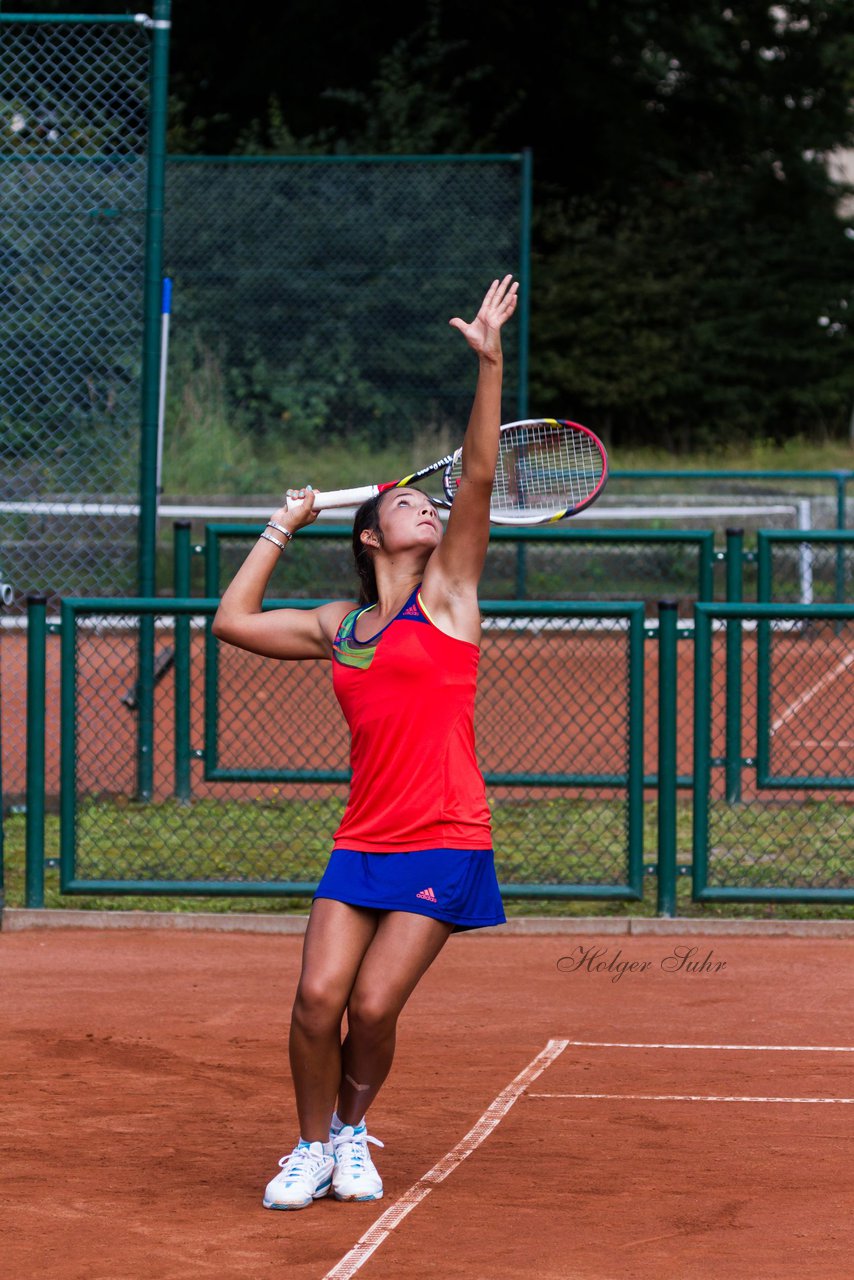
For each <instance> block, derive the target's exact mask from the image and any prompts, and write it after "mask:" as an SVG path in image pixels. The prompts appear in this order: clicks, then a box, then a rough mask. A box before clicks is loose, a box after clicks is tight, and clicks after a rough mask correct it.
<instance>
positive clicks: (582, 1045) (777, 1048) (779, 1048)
mask: <svg viewBox="0 0 854 1280" xmlns="http://www.w3.org/2000/svg"><path fill="white" fill-rule="evenodd" d="M563 1043H564V1044H565V1045H568V1046H569V1047H570V1048H576V1049H739V1050H742V1049H751V1050H754V1051H755V1052H756V1053H854V1045H848V1044H638V1043H634V1044H633V1043H621V1042H620V1041H616V1040H564V1042H563Z"/></svg>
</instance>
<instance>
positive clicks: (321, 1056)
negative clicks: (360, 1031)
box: [288, 898, 378, 1142]
mask: <svg viewBox="0 0 854 1280" xmlns="http://www.w3.org/2000/svg"><path fill="white" fill-rule="evenodd" d="M377 922H378V914H377V912H376V911H368V910H365V909H363V908H361V907H351V906H348V905H347V904H346V903H343V902H335V901H333V900H332V899H330V898H317V899H315V901H314V902H313V903H312V907H311V916H310V918H309V922H308V928H307V929H306V934H305V943H304V945H303V957H302V972H301V974H300V980H299V985H298V987H297V993H296V998H295V1000H294V1007H293V1013H292V1015H291V1032H290V1040H289V1045H288V1050H289V1055H290V1063H291V1075H292V1077H293V1082H294V1092H295V1094H296V1104H297V1114H298V1115H299V1123H300V1136H301V1137H302V1138H304V1139H305V1140H306V1142H328V1141H329V1124H330V1121H331V1119H332V1112H333V1109H334V1107H335V1096H336V1094H337V1092H338V1085H339V1082H340V1079H341V1074H342V1066H341V1020H342V1018H343V1016H344V1010H345V1008H346V1006H347V1001H348V999H349V997H350V992H351V990H352V988H353V984H354V982H355V980H356V974H357V973H358V971H359V966H360V965H361V963H362V958H363V956H364V955H365V952H366V951H367V950H368V947H369V946H370V943H371V940H372V939H373V937H374V935H375V933H376V931H377Z"/></svg>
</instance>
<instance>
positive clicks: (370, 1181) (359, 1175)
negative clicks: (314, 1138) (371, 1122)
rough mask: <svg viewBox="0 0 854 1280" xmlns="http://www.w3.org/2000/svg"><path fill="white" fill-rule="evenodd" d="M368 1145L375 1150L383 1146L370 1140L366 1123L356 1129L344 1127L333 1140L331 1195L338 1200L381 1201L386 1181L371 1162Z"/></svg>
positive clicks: (374, 1139)
mask: <svg viewBox="0 0 854 1280" xmlns="http://www.w3.org/2000/svg"><path fill="white" fill-rule="evenodd" d="M369 1142H372V1143H373V1144H374V1146H375V1147H381V1146H382V1145H383V1144H382V1143H381V1142H380V1140H379V1138H372V1137H370V1135H369V1134H368V1131H367V1129H366V1128H365V1125H364V1123H362V1124H360V1125H359V1127H358V1128H357V1129H354V1128H353V1126H352V1125H351V1124H345V1126H344V1128H343V1129H342V1130H341V1132H340V1133H338V1134H336V1135H335V1137H334V1138H333V1139H332V1145H333V1147H334V1148H335V1169H334V1170H333V1173H332V1194H333V1196H334V1197H335V1199H336V1200H382V1198H383V1180H382V1178H381V1177H380V1175H379V1174H378V1173H377V1170H376V1167H375V1165H374V1162H373V1160H372V1159H371V1153H370V1151H369V1150H368V1143H369Z"/></svg>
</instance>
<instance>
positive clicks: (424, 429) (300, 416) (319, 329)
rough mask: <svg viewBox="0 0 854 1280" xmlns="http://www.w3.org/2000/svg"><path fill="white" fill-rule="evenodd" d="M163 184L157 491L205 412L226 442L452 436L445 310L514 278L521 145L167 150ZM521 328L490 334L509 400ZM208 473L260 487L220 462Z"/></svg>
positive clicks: (454, 386)
mask: <svg viewBox="0 0 854 1280" xmlns="http://www.w3.org/2000/svg"><path fill="white" fill-rule="evenodd" d="M166 191H167V198H166V237H165V248H164V262H165V269H166V272H167V274H168V275H169V276H170V277H171V278H173V280H174V285H175V293H174V324H173V329H172V339H171V341H172V352H171V356H170V381H171V383H172V388H173V389H172V392H171V393H170V394H171V400H170V404H171V405H172V411H173V418H174V420H175V421H174V424H173V428H174V429H173V430H172V432H171V445H170V446H169V449H168V450H167V457H166V462H165V467H164V473H165V475H166V483H167V486H168V484H169V482H170V481H169V477H170V474H171V475H172V476H174V475H175V474H176V468H179V467H180V465H181V462H182V458H181V452H182V449H184V448H186V445H187V436H188V435H191V434H192V433H193V431H194V429H197V428H198V425H199V423H198V415H199V414H204V413H205V412H208V414H209V415H210V416H211V417H213V418H214V419H215V420H216V423H215V425H216V428H217V429H222V420H223V417H225V418H226V419H227V422H228V426H229V432H230V436H229V438H231V439H233V437H234V436H244V437H246V438H249V439H255V440H256V441H257V440H261V441H263V439H264V438H265V437H269V435H270V434H274V435H275V436H277V437H280V438H281V439H282V440H284V441H286V442H287V445H288V447H289V448H291V449H294V448H298V447H301V446H302V447H305V446H308V447H310V448H313V447H315V446H318V445H323V444H325V443H327V442H329V441H335V440H339V441H343V440H346V441H353V440H361V441H363V442H367V443H368V444H369V445H370V447H371V448H372V449H374V450H376V449H381V448H383V447H384V446H386V445H388V444H389V443H394V444H400V443H404V442H409V441H415V440H423V439H424V438H429V437H431V436H441V434H442V432H443V431H445V430H447V429H448V428H450V429H451V430H452V433H453V436H454V438H455V439H457V438H458V437H459V436H460V434H461V432H462V429H463V428H464V426H465V422H466V419H467V417H468V410H469V406H470V403H471V390H472V371H471V360H470V358H467V357H469V353H468V352H467V349H466V348H465V344H462V343H452V342H449V341H448V333H447V321H448V318H449V317H450V316H453V315H457V314H458V313H459V310H460V308H461V307H465V306H466V305H467V304H470V303H473V304H475V305H476V304H477V302H478V301H479V296H475V294H473V292H472V291H473V290H475V291H477V290H479V289H480V288H481V286H482V284H483V283H484V282H488V281H489V280H491V279H492V278H493V277H494V276H496V275H503V274H504V273H505V272H506V271H514V272H516V273H517V274H518V270H519V268H518V263H519V260H520V253H521V209H522V161H521V157H519V156H515V157H513V156H503V157H478V156H467V157H450V156H449V157H420V158H419V157H405V156H401V157H385V158H383V157H379V158H358V157H338V158H335V157H322V156H315V157H275V158H269V159H253V158H238V157H231V158H221V159H215V158H208V159H205V158H195V157H174V158H172V159H171V160H170V161H169V163H168V166H167V188H166ZM523 283H525V284H527V281H524V282H523ZM521 328H522V326H520V325H519V324H516V325H514V326H512V328H511V329H508V332H507V336H506V342H505V393H506V399H507V403H511V402H512V403H514V404H515V403H517V402H518V399H519V394H520V380H519V344H520V341H524V340H525V339H524V334H520V330H521ZM200 386H203V387H204V389H205V393H206V396H205V394H201V395H200V394H199V393H198V388H199V387H200ZM191 388H196V393H195V394H194V393H193V392H192V391H191ZM206 397H207V403H204V401H205V398H206ZM200 400H201V401H202V403H200ZM194 415H195V416H196V420H195V421H194ZM518 416H520V417H521V416H522V415H521V414H519V415H518ZM172 483H173V485H174V480H173V481H172ZM209 483H214V484H216V489H215V490H213V491H215V492H224V493H232V494H235V493H246V492H252V491H253V488H255V489H256V491H258V492H264V493H270V492H275V491H276V489H275V484H273V483H272V482H271V478H270V477H269V476H266V477H262V476H260V475H258V474H253V473H252V469H251V467H250V468H249V473H248V474H247V471H246V468H244V469H243V474H235V470H234V469H233V468H231V467H229V465H228V459H226V458H223V459H222V467H221V469H220V471H219V473H218V474H215V475H214V476H213V477H212V478H211V480H210V481H209ZM195 491H196V492H197V491H198V490H195Z"/></svg>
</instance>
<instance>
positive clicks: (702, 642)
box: [691, 604, 712, 902]
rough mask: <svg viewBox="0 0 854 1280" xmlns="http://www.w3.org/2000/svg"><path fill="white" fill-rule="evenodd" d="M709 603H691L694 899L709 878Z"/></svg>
mask: <svg viewBox="0 0 854 1280" xmlns="http://www.w3.org/2000/svg"><path fill="white" fill-rule="evenodd" d="M711 608H712V606H711V605H705V606H704V605H702V604H696V605H695V606H694V763H693V770H692V772H693V783H694V813H693V818H692V835H691V896H692V898H693V899H694V901H695V902H696V901H697V900H698V899H699V898H700V897H701V895H702V893H703V892H704V890H705V889H706V884H707V881H708V877H709V790H710V787H711V770H712V760H711V755H712V750H711V742H712V620H711V617H710V614H709V612H708V610H710V609H711Z"/></svg>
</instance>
